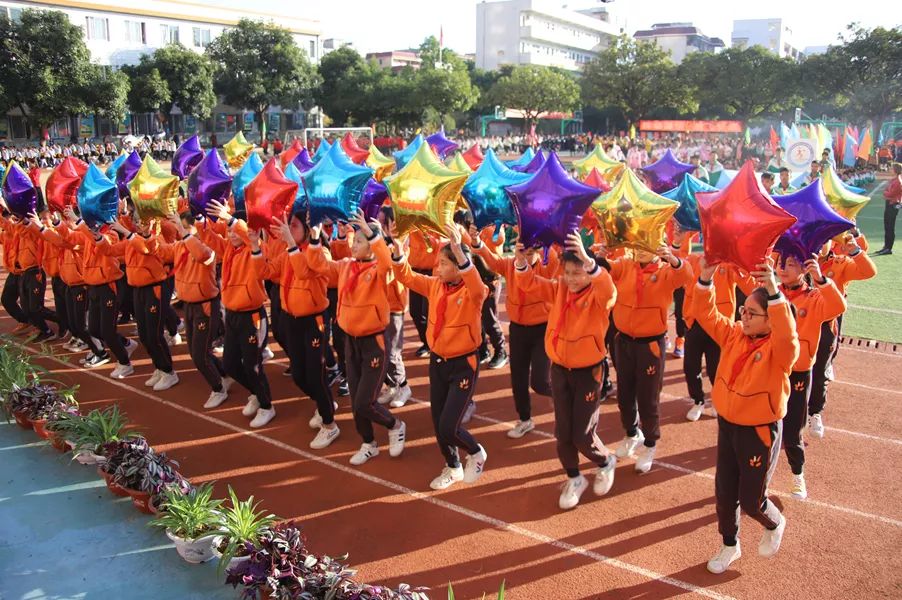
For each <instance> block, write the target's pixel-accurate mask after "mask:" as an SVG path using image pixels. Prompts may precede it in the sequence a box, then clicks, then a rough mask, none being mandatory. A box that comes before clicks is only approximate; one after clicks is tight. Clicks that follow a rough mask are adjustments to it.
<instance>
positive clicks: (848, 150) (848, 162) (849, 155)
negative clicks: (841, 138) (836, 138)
mask: <svg viewBox="0 0 902 600" xmlns="http://www.w3.org/2000/svg"><path fill="white" fill-rule="evenodd" d="M857 146H858V144H857V143H855V138H854V137H852V132H851V131H849V128H848V127H847V128H846V143H845V147H844V148H843V152H842V156H843V158H842V164H843V165H844V166H846V167H854V166H855V153H856V151H857V150H858V148H857Z"/></svg>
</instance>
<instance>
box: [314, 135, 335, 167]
mask: <svg viewBox="0 0 902 600" xmlns="http://www.w3.org/2000/svg"><path fill="white" fill-rule="evenodd" d="M330 148H332V144H330V143H329V140H327V139H325V138H323V139H321V140H320V142H319V146H318V147H317V148H316V152H314V153H313V158H311V159H310V160H312V161H313V163H314V164H316V163H318V162H319V161H320V160H322V158H323V157H324V156H325V155H326V154H327V153H328V152H329V149H330Z"/></svg>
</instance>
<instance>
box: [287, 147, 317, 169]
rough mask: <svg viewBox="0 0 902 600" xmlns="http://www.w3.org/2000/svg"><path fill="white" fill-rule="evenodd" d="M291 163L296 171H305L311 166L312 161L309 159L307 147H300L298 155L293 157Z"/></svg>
mask: <svg viewBox="0 0 902 600" xmlns="http://www.w3.org/2000/svg"><path fill="white" fill-rule="evenodd" d="M291 164H293V165H294V166H295V167H296V168H297V170H298V172H300V173H306V172H307V171H309V170H310V169H312V168H313V165H314V162H313V160H311V159H310V153H309V152H307V149H306V148H302V149H301V151H300V152H298V155H297V156H295V157H294V160H292V161H291Z"/></svg>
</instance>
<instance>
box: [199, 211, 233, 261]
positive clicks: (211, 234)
mask: <svg viewBox="0 0 902 600" xmlns="http://www.w3.org/2000/svg"><path fill="white" fill-rule="evenodd" d="M196 225H197V237H198V238H199V239H200V241H201V242H203V243H204V245H206V246H207V247H209V248H211V249H213V250H214V251H215V252H216V264H218V265H221V264H222V257H223V256H225V248H226V246H225V244H226V243H228V242H227V240H226V234H227V232H228V230H229V226H228V224H227V223H225V222H224V221H222V220H219V221H216V222H215V223H214V222H213V221H211V220H209V219H204V220H203V221H199V222H198V223H197V224H196ZM217 248H222V250H221V251H217Z"/></svg>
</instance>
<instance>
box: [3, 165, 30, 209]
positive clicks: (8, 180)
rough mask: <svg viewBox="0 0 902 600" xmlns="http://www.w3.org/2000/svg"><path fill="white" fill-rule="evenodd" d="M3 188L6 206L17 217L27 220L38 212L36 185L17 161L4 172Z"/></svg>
mask: <svg viewBox="0 0 902 600" xmlns="http://www.w3.org/2000/svg"><path fill="white" fill-rule="evenodd" d="M2 187H3V198H4V200H6V206H7V208H9V211H10V212H11V213H13V214H14V215H16V216H17V217H20V218H25V217H27V216H28V215H29V214H31V213H33V212H35V211H36V210H37V205H38V195H37V192H36V191H35V189H34V183H33V182H32V181H31V178H30V177H29V176H28V173H26V172H25V171H24V170H22V167H20V166H19V165H18V163H16V161H13V162H11V163H10V165H9V168H8V169H7V170H6V172H4V174H3V186H2Z"/></svg>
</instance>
